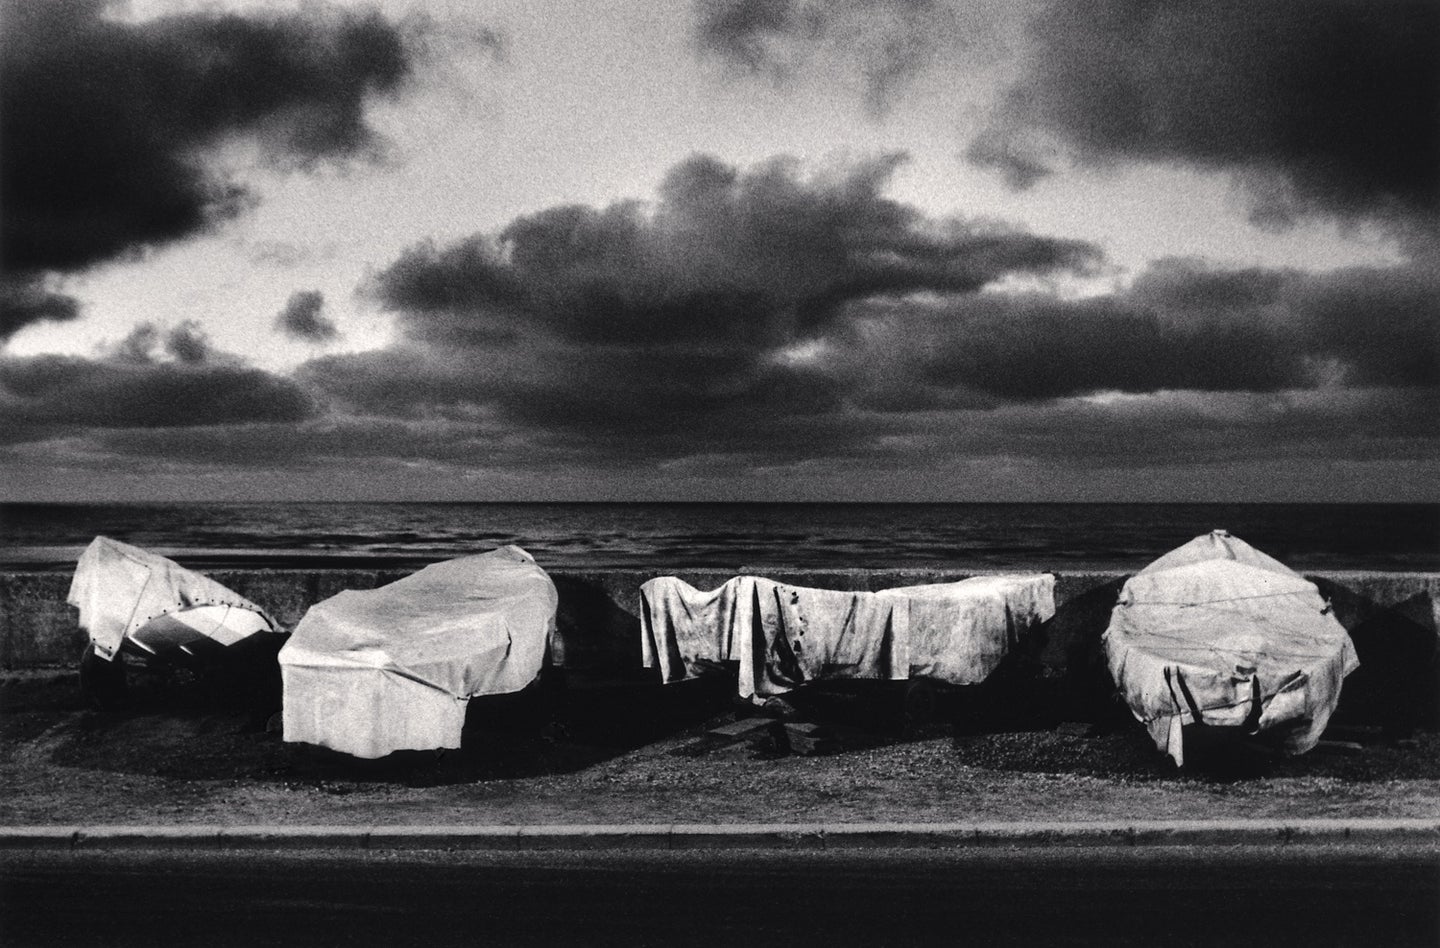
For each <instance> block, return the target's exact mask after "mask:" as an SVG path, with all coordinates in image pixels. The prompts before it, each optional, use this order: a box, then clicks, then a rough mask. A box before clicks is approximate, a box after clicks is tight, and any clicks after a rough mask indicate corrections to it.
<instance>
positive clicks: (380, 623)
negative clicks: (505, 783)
mask: <svg viewBox="0 0 1440 948" xmlns="http://www.w3.org/2000/svg"><path fill="white" fill-rule="evenodd" d="M558 601H559V597H558V596H557V594H556V591H555V584H554V583H552V582H551V581H550V577H549V576H548V575H547V574H546V572H545V571H544V570H543V569H541V568H540V567H539V566H538V565H537V564H536V563H535V560H534V559H533V558H532V557H531V556H530V554H529V553H526V552H525V551H524V550H522V549H520V548H519V547H517V546H507V547H503V548H501V549H498V550H492V551H491V552H489V553H482V554H479V555H476V556H465V557H460V558H459V559H453V560H448V561H446V562H443V563H436V564H433V565H431V566H427V567H425V568H424V569H422V570H420V571H419V572H417V573H414V574H413V575H410V576H407V577H405V578H404V579H401V580H398V581H396V582H393V583H390V584H389V585H387V586H382V587H380V588H379V589H372V590H365V591H355V590H347V591H345V592H342V593H340V594H339V595H336V596H333V597H331V598H330V599H326V600H325V601H323V602H319V603H316V604H315V605H314V606H311V607H310V609H309V610H308V611H307V612H306V613H305V616H304V618H302V619H301V620H300V623H299V624H298V625H297V626H296V627H295V632H294V634H293V635H292V636H291V637H290V641H289V642H287V643H286V645H285V647H284V648H283V649H281V651H280V666H281V672H282V677H283V682H284V734H285V740H287V741H296V742H304V743H308V744H318V745H320V746H322V747H329V748H331V749H333V750H338V751H343V752H345V753H347V754H353V755H354V756H356V757H364V758H376V757H384V756H385V755H387V754H389V753H391V752H393V751H397V750H428V749H438V748H454V747H459V746H460V732H461V729H462V728H463V727H464V724H465V709H466V706H467V703H468V702H469V700H470V699H471V698H473V697H476V696H479V695H496V694H507V693H510V692H516V691H520V690H522V689H523V688H525V687H526V686H527V685H529V684H530V683H531V682H533V681H535V680H536V678H537V677H538V676H539V674H540V670H541V667H542V666H543V665H544V662H545V657H546V654H547V650H548V648H549V647H550V643H551V640H552V638H553V636H554V633H555V609H556V606H557V604H558Z"/></svg>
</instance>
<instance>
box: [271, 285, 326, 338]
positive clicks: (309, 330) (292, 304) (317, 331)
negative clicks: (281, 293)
mask: <svg viewBox="0 0 1440 948" xmlns="http://www.w3.org/2000/svg"><path fill="white" fill-rule="evenodd" d="M324 309H325V294H324V293H321V292H320V291H319V290H298V291H296V292H294V293H291V294H290V299H288V300H286V301H285V308H284V309H282V310H281V311H280V314H279V315H278V316H276V317H275V325H276V327H278V328H279V329H280V331H281V332H283V333H285V334H286V335H287V336H292V337H294V338H296V339H303V340H305V341H306V342H329V341H330V340H332V339H334V338H335V337H336V336H338V335H340V330H338V329H337V328H336V327H335V322H334V321H333V320H331V319H328V318H327V317H326V316H325V315H324Z"/></svg>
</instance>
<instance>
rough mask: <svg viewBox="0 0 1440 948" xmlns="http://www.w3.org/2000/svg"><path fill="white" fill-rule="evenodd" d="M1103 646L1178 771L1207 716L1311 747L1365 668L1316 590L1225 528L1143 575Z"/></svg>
mask: <svg viewBox="0 0 1440 948" xmlns="http://www.w3.org/2000/svg"><path fill="white" fill-rule="evenodd" d="M1103 643H1104V648H1105V655H1106V661H1107V664H1108V665H1109V668H1110V674H1111V677H1112V678H1113V679H1114V680H1115V683H1116V685H1117V686H1118V687H1119V688H1120V690H1121V692H1122V693H1123V694H1124V696H1125V701H1126V703H1127V704H1128V705H1129V707H1130V711H1131V713H1132V714H1134V715H1135V718H1136V719H1137V720H1138V721H1140V723H1141V724H1143V725H1145V727H1146V729H1147V730H1148V731H1149V732H1150V737H1151V739H1152V740H1153V741H1154V742H1155V746H1156V747H1157V748H1159V749H1160V750H1161V751H1162V752H1163V753H1165V754H1167V755H1169V757H1170V758H1171V759H1172V760H1174V761H1175V763H1176V765H1177V766H1184V764H1185V748H1184V740H1183V735H1184V731H1183V726H1184V725H1186V724H1191V723H1196V721H1197V714H1196V713H1195V711H1196V710H1198V711H1199V714H1198V721H1199V723H1203V724H1206V725H1218V726H1240V725H1244V724H1246V723H1247V722H1249V724H1250V726H1251V727H1253V728H1254V729H1255V730H1256V732H1257V737H1258V738H1259V739H1261V740H1265V741H1267V742H1268V743H1270V744H1272V745H1273V746H1274V747H1276V748H1277V749H1278V750H1280V751H1281V752H1283V753H1287V754H1301V753H1304V752H1305V751H1308V750H1310V749H1311V748H1313V747H1314V746H1315V744H1316V743H1317V742H1318V741H1319V740H1320V735H1321V733H1323V732H1324V730H1325V725H1326V723H1327V722H1328V721H1329V720H1330V715H1331V713H1332V712H1333V711H1334V710H1335V705H1336V704H1337V703H1338V702H1339V700H1340V687H1341V684H1342V682H1343V681H1344V678H1345V676H1346V675H1348V674H1350V673H1351V672H1352V671H1354V670H1355V669H1356V668H1358V667H1359V666H1360V662H1359V659H1358V658H1357V657H1356V655H1355V646H1354V645H1353V644H1352V643H1351V641H1350V636H1349V634H1347V633H1346V631H1345V628H1344V626H1342V625H1341V624H1340V623H1339V621H1338V620H1336V618H1335V617H1334V615H1332V614H1331V612H1330V607H1329V604H1328V603H1326V602H1325V600H1324V599H1323V598H1322V597H1321V596H1320V592H1319V590H1318V589H1317V588H1316V586H1315V584H1314V583H1311V582H1309V581H1308V580H1306V579H1305V578H1304V577H1302V576H1300V575H1299V574H1298V573H1296V572H1294V571H1293V570H1291V569H1289V568H1288V567H1286V566H1285V565H1284V564H1282V563H1280V562H1279V561H1278V560H1275V559H1273V558H1271V557H1269V556H1267V555H1266V554H1264V553H1261V552H1260V551H1258V550H1256V549H1255V548H1254V547H1252V546H1250V545H1249V544H1247V543H1245V542H1244V541H1243V540H1240V539H1238V538H1237V537H1232V536H1230V535H1229V534H1226V533H1225V532H1224V531H1215V532H1213V533H1211V534H1208V535H1206V536H1201V537H1197V538H1196V539H1194V540H1192V541H1191V542H1190V543H1187V544H1185V545H1184V546H1182V547H1180V548H1178V549H1176V550H1174V551H1172V552H1170V553H1168V554H1166V555H1165V556H1163V557H1161V558H1160V559H1159V560H1157V561H1156V562H1155V563H1153V564H1151V565H1150V566H1149V567H1147V568H1146V569H1144V570H1142V571H1140V572H1139V573H1137V574H1136V575H1134V576H1132V577H1131V578H1130V579H1129V580H1128V581H1127V582H1126V583H1125V585H1124V587H1123V588H1122V589H1121V591H1120V598H1119V601H1118V603H1117V604H1116V606H1115V609H1114V611H1113V612H1112V613H1111V616H1110V625H1109V627H1108V628H1107V629H1106V630H1105V634H1104V638H1103ZM1187 690H1188V692H1189V697H1187V696H1186V691H1187ZM1257 695H1258V705H1259V706H1258V708H1257V706H1256V701H1257ZM1192 699H1193V701H1194V704H1195V709H1192V708H1191V706H1190V705H1191V700H1192ZM1257 710H1258V714H1257V713H1256V712H1257Z"/></svg>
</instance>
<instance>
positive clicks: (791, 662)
mask: <svg viewBox="0 0 1440 948" xmlns="http://www.w3.org/2000/svg"><path fill="white" fill-rule="evenodd" d="M640 597H641V610H640V611H641V615H640V622H641V648H642V652H643V659H644V663H645V666H646V667H647V668H650V667H658V668H659V669H660V675H661V678H662V680H664V681H676V680H678V679H681V678H686V677H693V676H694V675H695V674H697V673H698V672H699V670H700V669H702V668H703V667H704V666H706V665H707V664H710V663H715V662H728V661H736V662H739V669H740V680H739V692H740V695H741V696H742V697H745V698H755V699H761V700H763V699H765V698H768V697H773V696H776V695H781V694H784V693H785V692H787V691H790V690H791V689H793V688H795V687H796V686H798V685H800V684H803V683H804V682H807V681H814V680H817V679H826V678H879V679H904V678H910V677H912V676H913V677H927V678H934V679H937V680H939V681H944V682H948V683H951V684H974V683H977V682H980V681H983V680H984V679H985V678H986V677H987V676H988V675H989V674H990V672H991V671H993V670H994V669H995V666H996V665H998V664H999V663H1000V660H1001V659H1002V658H1004V657H1005V655H1006V653H1007V652H1009V651H1010V649H1011V648H1012V647H1013V646H1014V645H1015V643H1016V642H1017V641H1018V640H1019V638H1020V636H1021V635H1022V634H1023V633H1024V632H1026V631H1027V630H1028V629H1030V628H1031V627H1032V626H1035V625H1038V624H1039V623H1041V622H1043V621H1045V620H1046V619H1048V618H1050V616H1052V615H1053V614H1054V613H1055V578H1054V577H1053V576H1051V575H1049V574H1035V575H1017V576H979V577H975V578H972V579H967V580H962V581H960V582H955V583H938V584H934V585H927V586H909V587H904V588H900V589H886V590H882V591H880V592H847V591H841V590H831V589H811V588H807V587H803V586H792V585H788V584H785V583H777V582H774V581H773V580H769V579H764V578H762V577H758V576H737V577H735V578H734V579H731V580H729V581H728V582H726V583H725V584H724V585H722V586H720V588H718V589H714V590H709V591H702V590H698V589H696V588H695V587H693V586H691V585H690V584H689V583H686V582H684V581H683V580H681V579H678V578H676V577H674V576H662V577H659V578H657V579H652V580H650V581H649V582H647V583H645V584H644V585H643V586H641V587H640Z"/></svg>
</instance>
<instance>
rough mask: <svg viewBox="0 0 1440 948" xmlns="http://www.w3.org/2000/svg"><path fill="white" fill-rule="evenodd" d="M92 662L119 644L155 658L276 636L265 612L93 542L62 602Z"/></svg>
mask: <svg viewBox="0 0 1440 948" xmlns="http://www.w3.org/2000/svg"><path fill="white" fill-rule="evenodd" d="M67 600H68V601H69V603H70V605H72V606H75V607H77V608H78V609H79V610H80V628H82V629H84V630H85V631H86V632H88V633H89V634H90V641H91V642H93V643H94V645H95V654H96V655H99V656H100V657H101V658H104V659H105V660H107V661H109V660H112V659H114V657H115V654H116V652H118V651H119V649H120V646H121V644H122V643H123V642H124V640H125V639H127V638H128V639H130V641H131V642H133V643H135V644H136V645H139V646H140V647H141V648H142V649H144V650H145V651H147V652H151V653H155V652H159V651H161V650H163V649H164V648H167V647H172V646H175V647H184V646H186V645H188V644H190V643H193V642H195V641H198V640H199V639H206V638H208V639H212V640H214V641H216V642H219V643H220V644H221V645H233V644H234V643H236V642H238V641H240V640H241V639H243V638H246V637H248V636H250V635H253V634H254V633H256V632H275V631H278V630H279V628H280V625H279V623H277V622H276V621H275V620H274V619H273V618H271V617H270V616H269V615H268V614H267V613H266V612H265V610H264V609H261V608H260V607H259V606H257V605H255V603H253V602H251V601H250V600H248V599H246V598H245V597H244V596H241V595H239V594H238V593H236V592H234V591H232V590H229V589H226V588H225V587H224V586H222V585H220V584H219V583H217V582H215V581H214V580H213V579H208V578H207V577H204V576H201V575H200V574H199V573H196V572H193V571H191V570H188V569H186V568H185V567H183V566H181V565H180V564H178V563H176V562H174V561H172V560H167V559H166V558H165V557H163V556H159V555H157V554H154V553H150V552H147V551H145V550H142V549H140V548H139V547H135V546H130V545H129V544H128V543H121V542H119V541H117V540H111V539H110V538H109V537H96V538H95V539H94V540H93V541H91V543H90V545H89V546H88V547H86V548H85V552H84V553H82V554H81V555H80V561H79V563H77V564H76V566H75V579H74V580H73V581H72V582H71V583H70V594H69V596H68V597H67Z"/></svg>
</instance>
